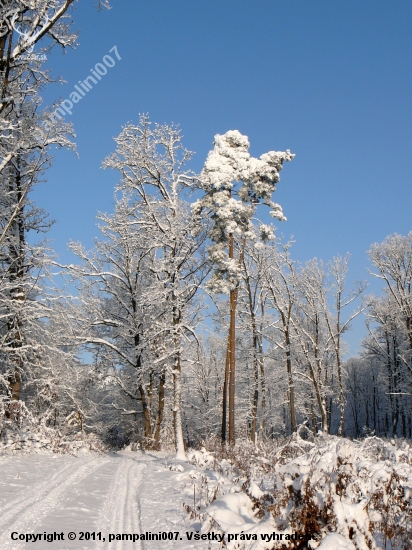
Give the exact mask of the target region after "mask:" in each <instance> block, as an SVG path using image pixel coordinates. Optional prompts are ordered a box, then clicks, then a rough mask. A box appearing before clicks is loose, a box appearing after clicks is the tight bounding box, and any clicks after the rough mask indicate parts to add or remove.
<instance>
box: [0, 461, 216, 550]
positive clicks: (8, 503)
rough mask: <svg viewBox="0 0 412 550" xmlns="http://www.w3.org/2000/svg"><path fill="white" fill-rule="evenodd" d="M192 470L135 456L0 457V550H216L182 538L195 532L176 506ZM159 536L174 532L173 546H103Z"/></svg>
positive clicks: (142, 542)
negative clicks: (184, 477) (56, 537)
mask: <svg viewBox="0 0 412 550" xmlns="http://www.w3.org/2000/svg"><path fill="white" fill-rule="evenodd" d="M170 468H172V469H170ZM192 468H193V466H191V465H190V464H186V463H182V465H181V464H176V463H175V461H173V460H171V459H170V457H169V458H167V456H166V455H164V454H161V453H150V452H147V453H141V452H140V451H138V452H133V453H131V452H130V453H127V452H119V453H112V454H109V455H101V454H97V453H93V454H88V455H84V456H79V457H77V458H76V457H73V456H68V455H65V456H61V455H51V454H50V455H49V454H45V453H41V454H32V455H27V456H8V457H7V456H3V457H0V471H1V476H0V548H1V549H2V550H9V549H13V550H19V549H20V548H33V549H35V550H43V549H48V550H65V549H67V550H69V549H76V550H83V549H93V548H96V549H99V550H100V549H101V550H105V549H110V550H129V549H139V550H140V549H141V550H146V549H160V548H161V549H168V548H175V549H177V548H185V549H186V548H188V549H189V548H193V549H203V550H206V549H207V548H209V547H210V548H218V547H219V546H220V545H219V544H218V543H216V542H214V543H211V544H212V546H210V544H209V542H208V541H194V540H193V539H192V541H189V540H188V539H187V536H186V532H189V533H191V532H195V530H196V527H197V528H199V524H196V523H195V522H193V521H187V519H186V518H187V512H186V511H185V510H184V509H183V506H182V505H183V500H184V499H185V496H184V494H183V492H180V491H179V487H180V486H181V483H180V481H179V479H180V477H181V475H182V474H181V473H180V472H181V471H182V470H190V469H192ZM173 470H177V471H173ZM159 531H161V532H166V533H169V532H170V533H173V538H175V537H176V536H177V538H178V540H176V541H175V540H173V541H169V540H162V541H156V540H148V541H145V540H140V538H139V539H138V540H135V541H134V542H133V541H130V540H129V541H127V540H123V541H120V540H116V539H115V540H113V541H111V542H110V543H109V535H110V534H112V535H117V534H131V535H133V534H135V535H136V534H142V533H146V532H147V533H148V532H151V533H159ZM176 532H178V533H179V534H178V535H176V534H175V533H176ZM12 533H15V534H14V535H13V536H14V538H16V537H18V536H19V535H26V534H27V535H35V534H37V535H39V534H42V535H43V534H44V533H46V535H47V534H53V533H56V534H61V533H63V534H64V540H54V541H52V542H48V541H47V540H46V541H44V540H39V539H38V540H37V541H35V542H34V541H33V540H31V541H29V542H25V541H20V540H12V539H11V534H12ZM16 533H18V535H17V534H16ZM69 533H76V540H73V541H71V540H68V536H69ZM80 533H95V538H97V537H98V535H97V533H101V539H102V540H100V541H98V540H95V541H93V540H89V541H86V540H82V541H81V540H79V538H80V536H81V535H80ZM86 536H87V535H86ZM91 536H92V535H91ZM169 536H170V535H169ZM42 538H43V536H42ZM103 539H104V540H103ZM180 539H182V540H180Z"/></svg>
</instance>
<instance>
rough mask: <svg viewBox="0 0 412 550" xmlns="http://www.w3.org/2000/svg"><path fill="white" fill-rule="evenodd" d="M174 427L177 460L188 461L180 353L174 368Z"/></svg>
mask: <svg viewBox="0 0 412 550" xmlns="http://www.w3.org/2000/svg"><path fill="white" fill-rule="evenodd" d="M173 395H174V403H173V426H174V431H175V445H176V458H177V459H178V460H186V454H185V444H184V441H183V426H182V409H181V407H182V405H181V403H182V381H181V364H180V353H177V354H176V356H175V362H174V366H173Z"/></svg>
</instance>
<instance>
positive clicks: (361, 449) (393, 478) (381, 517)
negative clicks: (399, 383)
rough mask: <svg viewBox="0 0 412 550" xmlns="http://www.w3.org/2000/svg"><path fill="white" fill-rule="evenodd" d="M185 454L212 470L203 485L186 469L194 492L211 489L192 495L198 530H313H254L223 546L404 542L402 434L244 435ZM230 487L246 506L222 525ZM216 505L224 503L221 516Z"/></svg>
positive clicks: (408, 458) (409, 527) (410, 500)
mask: <svg viewBox="0 0 412 550" xmlns="http://www.w3.org/2000/svg"><path fill="white" fill-rule="evenodd" d="M202 455H204V457H202ZM211 455H212V457H211ZM211 458H213V460H212V459H211ZM190 459H192V460H193V462H195V463H196V465H197V466H198V467H201V468H202V467H203V468H204V469H205V470H206V472H207V471H208V469H209V468H213V470H214V472H212V474H210V475H209V478H210V480H209V481H205V480H204V479H203V477H204V476H201V477H199V482H200V481H201V483H202V485H203V486H205V485H210V484H212V486H214V487H216V490H214V491H209V493H208V492H207V491H205V490H204V489H203V490H202V488H201V487H200V486H199V487H196V476H192V483H193V485H194V487H195V490H196V491H197V492H198V494H199V495H200V494H202V495H203V496H206V495H207V494H213V501H214V502H212V501H211V500H210V501H209V503H208V502H200V499H199V501H198V504H200V506H198V509H197V516H198V517H200V519H202V520H203V529H204V530H205V531H207V530H208V529H213V530H216V529H217V528H220V529H221V531H222V532H226V533H229V532H230V533H233V532H236V531H237V532H239V533H241V532H242V531H243V533H249V534H253V533H255V534H256V533H257V534H261V533H263V532H274V531H275V532H277V533H283V534H287V533H295V532H297V533H301V534H307V535H310V536H311V537H313V540H311V541H310V542H307V541H299V540H287V541H285V539H284V538H283V540H273V541H271V542H270V543H268V542H267V541H265V542H262V540H261V539H259V537H258V539H257V541H256V542H254V543H251V542H249V543H242V542H240V541H239V540H238V541H236V543H234V542H233V541H232V542H233V544H232V543H230V544H229V547H230V548H232V547H233V548H255V549H258V548H276V549H281V550H303V549H304V548H307V549H315V548H319V549H320V550H328V549H333V550H334V549H335V548H339V547H342V548H345V549H349V550H371V549H376V550H377V549H382V550H389V549H390V550H410V548H411V543H410V541H411V540H412V446H411V443H410V442H407V441H397V442H395V441H384V440H382V439H379V438H376V437H370V438H367V439H365V440H363V441H350V440H348V439H344V438H339V437H334V436H328V435H323V434H319V436H318V437H316V438H312V440H303V439H302V438H301V437H300V435H299V434H295V435H294V436H293V437H292V438H291V439H290V440H289V441H287V442H286V443H284V444H283V445H280V446H279V445H278V444H276V443H273V444H272V443H271V442H266V443H265V444H262V445H260V447H254V448H252V445H251V444H250V442H248V441H243V442H238V443H237V445H236V447H235V448H234V449H232V450H230V449H226V450H223V451H222V450H219V449H216V450H215V452H213V453H211V452H210V451H209V450H208V451H206V450H205V449H201V450H200V451H197V452H196V453H193V454H192V455H191V456H190ZM213 478H215V480H217V479H219V483H216V481H214V482H213ZM232 493H237V494H239V495H240V496H239V498H242V499H243V500H245V498H244V497H247V499H248V502H250V503H251V505H252V506H253V514H252V513H249V514H246V515H245V514H244V519H245V522H244V523H243V524H242V523H241V522H240V520H238V521H236V522H235V525H229V523H230V522H228V518H230V517H233V518H236V517H237V516H239V511H238V510H237V509H236V510H235V509H233V510H231V509H230V503H231V502H232V500H233V501H236V506H238V505H239V502H238V501H239V499H233V498H232V497H231V498H230V499H229V500H228V499H227V498H226V496H225V495H227V494H232ZM241 495H244V497H243V496H241ZM242 502H243V501H242ZM212 504H213V505H212ZM219 510H225V513H224V517H223V516H222V514H223V512H222V514H221V513H220V511H219ZM231 512H233V513H232V514H231ZM249 512H250V511H249ZM236 514H237V516H236ZM257 536H258V535H257ZM249 540H252V539H249ZM242 544H243V546H242Z"/></svg>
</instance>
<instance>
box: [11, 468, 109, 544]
mask: <svg viewBox="0 0 412 550" xmlns="http://www.w3.org/2000/svg"><path fill="white" fill-rule="evenodd" d="M108 461H109V459H107V458H101V457H98V458H92V459H90V460H88V461H87V462H86V464H85V463H84V462H83V461H82V462H79V464H78V465H76V466H77V468H76V470H75V471H74V472H72V473H68V470H72V469H73V463H72V462H71V463H69V464H68V465H67V466H65V467H64V468H62V469H61V470H59V471H58V472H56V473H55V474H54V475H53V476H52V478H51V479H50V481H48V482H46V483H44V482H40V483H38V484H36V486H33V487H31V488H30V493H31V494H33V496H32V497H28V498H26V495H24V494H23V495H21V496H20V499H19V498H16V499H15V500H14V501H11V502H9V503H8V505H7V506H8V508H9V511H6V512H4V513H3V514H2V515H1V518H0V538H1V537H4V536H7V537H8V538H9V537H10V533H11V532H12V531H17V532H19V533H26V532H27V533H29V532H33V531H34V530H35V528H36V526H37V525H38V524H39V523H40V521H41V520H42V518H43V517H44V516H46V515H47V513H48V512H49V511H51V510H52V509H53V508H54V506H55V504H56V502H57V501H59V499H60V498H61V496H62V495H63V494H64V493H65V492H66V491H67V490H68V489H69V488H70V487H72V486H73V485H77V484H78V483H79V482H80V481H81V480H82V479H84V478H85V477H86V476H87V475H89V474H91V473H93V472H94V471H95V470H97V469H98V468H101V467H102V466H104V465H105V464H107V462H108ZM22 499H23V500H22ZM16 542H17V541H10V540H9V541H8V542H6V545H5V546H4V548H9V547H10V546H11V544H12V545H13V546H12V547H13V550H14V549H17V548H19V547H20V546H21V545H20V544H19V543H17V544H16ZM23 544H25V543H23Z"/></svg>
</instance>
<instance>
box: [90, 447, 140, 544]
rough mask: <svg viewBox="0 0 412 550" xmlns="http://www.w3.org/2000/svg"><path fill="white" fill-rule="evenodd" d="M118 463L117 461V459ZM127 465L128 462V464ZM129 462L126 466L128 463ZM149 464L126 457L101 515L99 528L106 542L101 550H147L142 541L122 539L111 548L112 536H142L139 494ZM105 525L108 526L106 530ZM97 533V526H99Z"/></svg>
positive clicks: (118, 469)
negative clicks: (110, 535) (138, 534)
mask: <svg viewBox="0 0 412 550" xmlns="http://www.w3.org/2000/svg"><path fill="white" fill-rule="evenodd" d="M116 460H117V459H116ZM126 462H127V463H126ZM125 463H126V464H125ZM145 468H146V464H144V463H141V462H137V461H136V460H133V459H132V458H122V459H120V460H119V465H118V468H117V471H116V474H115V477H114V479H113V482H112V485H111V487H110V490H109V494H108V495H107V498H106V502H105V504H104V507H103V508H102V511H101V513H100V517H99V520H98V522H97V524H96V525H97V526H98V527H99V528H98V530H99V531H104V532H105V537H106V540H105V542H103V541H102V542H99V543H98V544H97V546H96V549H97V550H106V549H108V548H110V550H132V549H133V550H137V549H140V550H144V548H143V545H142V541H140V540H138V541H135V542H134V543H133V541H130V540H129V541H127V540H123V541H122V540H118V541H112V542H111V543H110V545H109V533H113V534H122V533H125V534H126V533H127V534H133V533H140V532H141V530H140V527H141V526H140V505H139V500H138V491H139V488H140V484H141V481H142V478H143V471H144V470H145ZM103 526H106V527H104V528H103ZM96 530H97V527H96Z"/></svg>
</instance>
